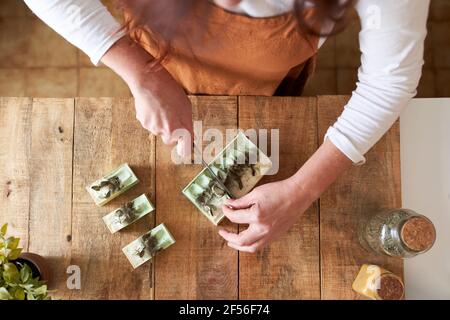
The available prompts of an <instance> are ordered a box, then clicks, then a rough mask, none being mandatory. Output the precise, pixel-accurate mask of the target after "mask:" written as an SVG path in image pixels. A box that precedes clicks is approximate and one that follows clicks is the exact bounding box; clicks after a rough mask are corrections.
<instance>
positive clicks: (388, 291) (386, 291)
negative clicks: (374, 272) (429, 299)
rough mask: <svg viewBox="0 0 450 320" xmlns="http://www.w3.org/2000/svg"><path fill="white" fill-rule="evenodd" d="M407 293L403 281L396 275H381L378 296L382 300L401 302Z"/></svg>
mask: <svg viewBox="0 0 450 320" xmlns="http://www.w3.org/2000/svg"><path fill="white" fill-rule="evenodd" d="M404 293H405V287H404V285H403V282H402V280H401V279H400V278H399V277H397V276H396V275H394V274H391V273H388V274H383V275H381V278H380V287H379V288H378V289H377V295H378V297H379V298H380V299H382V300H400V299H402V298H403V295H404Z"/></svg>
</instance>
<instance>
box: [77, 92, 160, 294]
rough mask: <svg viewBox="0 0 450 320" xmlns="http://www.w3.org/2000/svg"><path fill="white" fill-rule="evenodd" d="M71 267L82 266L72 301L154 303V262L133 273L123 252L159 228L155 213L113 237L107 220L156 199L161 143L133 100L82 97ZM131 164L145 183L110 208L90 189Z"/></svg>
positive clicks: (78, 129)
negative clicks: (131, 204) (137, 202)
mask: <svg viewBox="0 0 450 320" xmlns="http://www.w3.org/2000/svg"><path fill="white" fill-rule="evenodd" d="M74 130H75V131H74V169H73V173H74V179H73V214H72V254H71V256H72V259H71V264H73V265H78V266H80V268H81V275H82V283H81V286H82V287H81V290H72V291H71V296H70V298H72V299H151V298H153V288H152V287H151V285H152V281H151V280H152V277H153V275H152V274H151V264H150V263H147V264H145V265H143V266H141V267H140V268H139V269H136V270H133V268H132V266H131V264H130V263H129V262H128V260H127V258H126V257H125V255H124V254H123V253H122V251H121V249H122V248H123V247H124V246H125V245H127V244H128V243H130V242H131V241H133V240H135V239H136V238H137V237H139V236H140V235H142V234H144V233H145V232H147V231H148V230H150V229H151V228H152V227H153V226H154V219H155V217H154V214H150V215H148V216H146V217H145V218H143V219H141V220H139V222H137V223H135V224H133V225H131V226H128V227H127V228H125V229H124V230H123V231H121V232H119V233H116V234H110V232H109V231H108V229H107V227H106V226H105V224H104V223H103V221H102V216H103V215H105V214H107V213H108V212H110V211H112V210H114V209H115V208H117V207H119V206H121V205H122V204H124V203H125V202H127V201H130V200H132V199H134V198H135V197H137V196H139V195H141V194H142V193H146V194H147V195H148V196H149V197H150V199H152V201H154V200H155V198H154V191H155V188H154V183H153V182H154V169H155V162H154V160H155V148H154V147H155V145H154V138H153V137H150V138H149V135H148V132H147V131H146V130H144V129H143V128H142V127H141V125H140V124H139V122H138V121H137V120H136V117H135V111H134V102H133V100H131V99H107V98H104V99H77V101H76V106H75V128H74ZM125 162H127V163H128V164H129V165H130V167H131V168H132V170H133V171H134V172H135V174H136V175H137V176H138V178H139V179H140V183H139V184H138V185H137V186H135V187H133V188H132V189H131V190H129V191H128V192H126V193H125V194H123V195H121V196H119V197H118V198H116V199H114V200H113V201H111V202H110V203H108V204H107V205H105V206H104V207H101V208H99V207H96V205H95V204H94V202H93V200H92V199H91V197H90V196H89V194H88V193H87V192H86V190H85V186H86V185H87V184H89V183H91V182H92V181H95V180H96V179H98V178H100V177H102V176H103V175H105V174H107V173H108V172H109V171H111V170H113V169H115V168H116V167H118V166H119V165H120V164H122V163H125Z"/></svg>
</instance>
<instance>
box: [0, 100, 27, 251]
mask: <svg viewBox="0 0 450 320" xmlns="http://www.w3.org/2000/svg"><path fill="white" fill-rule="evenodd" d="M31 108H32V101H31V99H28V98H0V164H1V165H0V224H3V223H9V230H8V234H9V235H14V236H18V237H20V238H21V242H20V246H21V247H23V248H24V249H25V251H26V250H27V249H28V231H29V230H28V220H29V210H30V202H29V194H30V178H29V158H30V137H31Z"/></svg>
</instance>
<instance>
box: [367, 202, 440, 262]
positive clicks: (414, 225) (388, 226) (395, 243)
mask: <svg viewBox="0 0 450 320" xmlns="http://www.w3.org/2000/svg"><path fill="white" fill-rule="evenodd" d="M435 240H436V230H435V228H434V225H433V223H432V222H431V221H430V220H429V219H428V218H427V217H425V216H423V215H421V214H418V213H416V212H414V211H412V210H408V209H390V210H385V211H382V212H380V213H377V214H375V215H373V216H372V217H370V218H369V219H368V220H367V221H366V222H365V223H362V224H361V226H360V230H359V241H360V243H361V245H362V246H363V247H364V248H366V249H368V250H371V251H373V252H375V253H378V254H383V255H388V256H392V257H399V258H410V257H414V256H416V255H418V254H421V253H424V252H426V251H428V250H429V249H430V248H431V247H432V246H433V244H434V242H435Z"/></svg>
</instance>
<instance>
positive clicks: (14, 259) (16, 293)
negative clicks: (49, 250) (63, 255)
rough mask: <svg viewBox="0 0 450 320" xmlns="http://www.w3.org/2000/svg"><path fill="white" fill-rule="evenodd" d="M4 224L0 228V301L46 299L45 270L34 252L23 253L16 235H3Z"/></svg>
mask: <svg viewBox="0 0 450 320" xmlns="http://www.w3.org/2000/svg"><path fill="white" fill-rule="evenodd" d="M7 229H8V225H7V224H4V225H3V226H2V227H1V229H0V300H49V299H50V297H49V296H48V290H47V285H46V281H45V280H49V276H50V273H49V269H48V268H47V267H46V263H45V259H44V258H43V257H41V256H39V255H37V254H33V253H23V254H22V248H19V242H20V239H19V238H15V237H8V238H7V237H6V231H7Z"/></svg>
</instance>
